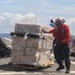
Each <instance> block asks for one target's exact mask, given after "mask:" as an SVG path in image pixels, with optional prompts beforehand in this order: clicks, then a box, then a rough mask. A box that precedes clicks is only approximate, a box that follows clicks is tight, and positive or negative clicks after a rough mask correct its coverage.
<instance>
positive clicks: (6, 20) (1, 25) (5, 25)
mask: <svg viewBox="0 0 75 75" xmlns="http://www.w3.org/2000/svg"><path fill="white" fill-rule="evenodd" d="M15 23H33V24H39V23H40V22H39V20H38V19H37V18H36V16H35V15H34V14H32V13H28V14H26V15H22V14H18V13H17V14H12V13H7V12H5V13H0V32H7V33H10V32H11V31H14V28H15Z"/></svg>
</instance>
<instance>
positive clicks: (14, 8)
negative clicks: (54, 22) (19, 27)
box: [0, 0, 75, 32]
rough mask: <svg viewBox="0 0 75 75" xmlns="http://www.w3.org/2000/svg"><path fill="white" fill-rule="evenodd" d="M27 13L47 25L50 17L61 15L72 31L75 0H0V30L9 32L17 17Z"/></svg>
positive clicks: (74, 19)
mask: <svg viewBox="0 0 75 75" xmlns="http://www.w3.org/2000/svg"><path fill="white" fill-rule="evenodd" d="M28 13H33V14H34V15H35V16H36V18H38V19H39V21H40V22H41V23H42V24H47V25H48V24H49V20H50V18H57V17H63V18H65V20H66V22H67V23H68V24H69V26H70V28H71V31H72V32H74V29H75V28H74V27H75V26H74V25H75V0H0V32H11V31H12V30H13V27H14V23H15V22H17V20H18V18H22V17H23V16H25V15H26V14H28ZM14 16H16V17H15V19H14V20H15V21H13V18H14ZM12 22H14V23H12Z"/></svg>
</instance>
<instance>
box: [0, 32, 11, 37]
mask: <svg viewBox="0 0 75 75" xmlns="http://www.w3.org/2000/svg"><path fill="white" fill-rule="evenodd" d="M2 37H6V38H10V37H11V36H10V34H9V33H0V38H2Z"/></svg>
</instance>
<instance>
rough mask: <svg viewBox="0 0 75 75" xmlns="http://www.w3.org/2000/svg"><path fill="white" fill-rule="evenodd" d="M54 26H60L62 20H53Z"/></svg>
mask: <svg viewBox="0 0 75 75" xmlns="http://www.w3.org/2000/svg"><path fill="white" fill-rule="evenodd" d="M55 24H56V26H60V25H61V24H62V20H60V18H57V19H56V20H55Z"/></svg>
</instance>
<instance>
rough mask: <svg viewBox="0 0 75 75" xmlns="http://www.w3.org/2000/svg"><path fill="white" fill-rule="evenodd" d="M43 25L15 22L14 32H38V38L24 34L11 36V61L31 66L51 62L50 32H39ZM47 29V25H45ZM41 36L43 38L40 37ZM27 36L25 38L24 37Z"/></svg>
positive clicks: (44, 64) (51, 38) (51, 37)
mask: <svg viewBox="0 0 75 75" xmlns="http://www.w3.org/2000/svg"><path fill="white" fill-rule="evenodd" d="M43 28H44V29H45V27H41V26H40V25H30V24H16V26H15V33H24V32H27V33H32V34H40V35H39V36H40V37H39V38H35V37H29V36H27V35H25V36H22V37H21V36H13V37H12V55H11V63H13V64H26V65H32V66H48V65H50V64H52V62H51V60H50V52H51V49H52V43H53V36H52V34H45V33H42V34H41V30H42V29H43ZM46 29H47V27H46ZM41 36H42V37H43V38H41ZM26 37H27V38H26Z"/></svg>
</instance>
